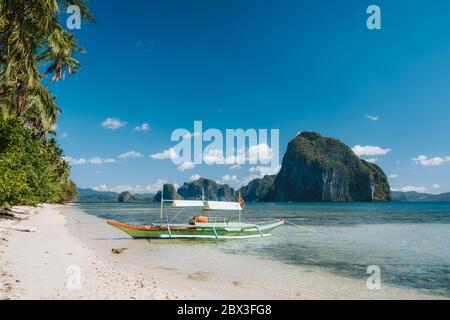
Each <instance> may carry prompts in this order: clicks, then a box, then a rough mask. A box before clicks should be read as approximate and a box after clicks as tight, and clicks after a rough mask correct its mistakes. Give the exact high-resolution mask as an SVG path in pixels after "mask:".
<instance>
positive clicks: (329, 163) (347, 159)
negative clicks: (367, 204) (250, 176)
mask: <svg viewBox="0 0 450 320" xmlns="http://www.w3.org/2000/svg"><path fill="white" fill-rule="evenodd" d="M260 196H261V197H262V200H264V201H267V200H269V201H276V202H285V201H390V200H391V193H390V187H389V182H388V179H387V177H386V175H385V173H384V172H383V170H381V168H380V167H379V166H377V165H376V164H373V163H369V162H367V161H364V160H361V159H359V158H358V157H357V156H356V155H355V153H354V152H353V151H352V149H351V148H350V147H348V146H347V145H345V144H344V143H342V142H341V141H339V140H338V139H335V138H329V137H322V136H321V135H320V134H319V133H316V132H302V133H301V134H299V135H297V136H296V137H295V138H294V139H293V140H291V141H290V142H289V144H288V147H287V151H286V154H285V155H284V157H283V162H282V167H281V170H280V172H279V173H278V175H277V176H276V177H275V180H274V183H273V186H272V187H271V188H270V189H269V191H268V194H262V195H260Z"/></svg>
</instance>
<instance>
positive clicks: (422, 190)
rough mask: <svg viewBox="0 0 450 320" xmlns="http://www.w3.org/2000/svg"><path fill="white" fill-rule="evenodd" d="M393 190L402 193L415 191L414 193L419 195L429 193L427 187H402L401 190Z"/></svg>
mask: <svg viewBox="0 0 450 320" xmlns="http://www.w3.org/2000/svg"><path fill="white" fill-rule="evenodd" d="M391 190H392V191H402V192H410V191H414V192H419V193H425V192H427V188H425V187H416V186H405V187H401V188H392V189H391Z"/></svg>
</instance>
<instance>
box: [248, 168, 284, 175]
mask: <svg viewBox="0 0 450 320" xmlns="http://www.w3.org/2000/svg"><path fill="white" fill-rule="evenodd" d="M280 169H281V166H280V165H278V166H275V167H264V166H256V167H251V168H250V172H252V173H258V174H259V176H261V177H262V176H265V175H274V174H277V173H278V172H279V171H280Z"/></svg>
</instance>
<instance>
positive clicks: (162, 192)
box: [159, 185, 164, 223]
mask: <svg viewBox="0 0 450 320" xmlns="http://www.w3.org/2000/svg"><path fill="white" fill-rule="evenodd" d="M163 204H164V185H163V187H162V189H161V211H160V214H159V219H160V222H161V223H162V219H163Z"/></svg>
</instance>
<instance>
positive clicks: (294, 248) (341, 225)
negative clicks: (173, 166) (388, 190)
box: [76, 203, 450, 297]
mask: <svg viewBox="0 0 450 320" xmlns="http://www.w3.org/2000/svg"><path fill="white" fill-rule="evenodd" d="M76 206H77V207H78V208H80V209H82V210H83V211H84V212H86V213H88V214H91V215H95V216H97V217H100V218H103V219H114V220H118V221H121V222H124V223H129V224H137V225H144V224H149V223H151V222H155V221H159V216H160V208H159V205H158V204H153V203H127V204H119V203H117V204H115V203H114V204H97V203H95V204H76ZM196 213H197V214H198V212H195V211H192V209H191V210H186V209H182V210H179V209H169V210H165V211H164V219H165V221H171V222H186V221H187V219H188V218H189V217H190V216H191V215H193V214H196ZM166 214H167V215H166ZM231 215H232V216H233V215H234V217H235V218H237V215H235V214H234V213H233V214H231ZM242 218H243V220H245V221H252V222H257V221H267V220H271V219H275V218H284V219H286V221H287V222H289V223H290V224H285V225H283V226H281V227H279V228H277V229H275V230H274V231H273V236H272V237H268V238H264V239H248V240H227V241H210V240H206V241H205V240H203V241H202V240H201V241H199V240H182V241H185V242H187V243H190V242H192V244H193V245H194V243H195V245H200V246H208V247H212V248H214V249H217V250H221V251H223V252H225V253H227V254H231V255H236V254H246V255H258V256H262V257H264V258H267V259H274V260H277V261H280V262H282V263H286V264H294V265H305V266H318V267H321V268H325V269H327V270H329V271H331V272H335V273H337V274H341V275H345V276H349V277H355V278H361V279H366V278H367V276H368V275H367V273H366V271H367V267H368V266H369V265H377V266H379V268H380V270H381V279H382V283H388V284H394V285H398V286H405V287H410V288H417V289H424V290H428V291H430V292H432V293H435V294H440V295H445V296H447V297H450V203H300V204H299V203H295V204H294V203H286V204H272V203H269V204H248V205H247V208H246V210H245V211H244V213H243V214H242ZM294 224H295V225H294ZM156 241H159V240H156Z"/></svg>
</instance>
